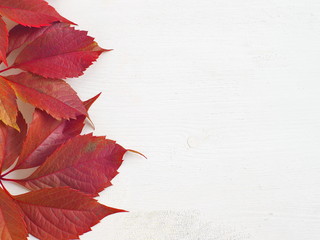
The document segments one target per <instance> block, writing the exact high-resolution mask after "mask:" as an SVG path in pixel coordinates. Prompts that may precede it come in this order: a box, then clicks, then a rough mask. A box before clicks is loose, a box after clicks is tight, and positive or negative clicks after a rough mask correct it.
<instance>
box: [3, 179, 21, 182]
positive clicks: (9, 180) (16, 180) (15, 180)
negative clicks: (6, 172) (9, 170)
mask: <svg viewBox="0 0 320 240" xmlns="http://www.w3.org/2000/svg"><path fill="white" fill-rule="evenodd" d="M1 179H2V180H3V181H8V182H19V181H21V180H20V179H10V178H1Z"/></svg>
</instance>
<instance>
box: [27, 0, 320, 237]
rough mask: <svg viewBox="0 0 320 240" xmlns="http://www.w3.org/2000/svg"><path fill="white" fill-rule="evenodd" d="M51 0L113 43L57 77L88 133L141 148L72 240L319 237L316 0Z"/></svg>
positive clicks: (319, 29) (319, 6)
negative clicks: (85, 119)
mask: <svg viewBox="0 0 320 240" xmlns="http://www.w3.org/2000/svg"><path fill="white" fill-rule="evenodd" d="M49 2H50V3H51V4H52V5H53V6H55V7H56V8H57V9H58V11H60V13H61V14H62V15H63V16H65V17H67V18H69V19H71V20H72V21H75V22H76V23H78V25H79V26H78V28H79V29H84V30H88V31H89V34H90V35H92V36H95V37H96V40H97V41H98V42H99V43H100V45H101V46H103V47H105V48H112V49H114V51H112V52H109V53H107V54H104V55H103V56H102V57H101V58H100V59H99V61H98V62H97V63H96V64H95V65H94V66H93V67H91V68H90V69H89V70H88V71H87V72H86V74H85V75H84V76H83V77H81V78H79V79H74V80H70V81H69V82H70V83H71V84H72V86H74V88H75V89H76V90H77V91H78V92H79V95H80V96H81V98H82V99H87V98H89V97H91V96H93V95H95V94H97V93H98V92H100V91H102V92H103V95H102V96H101V98H100V99H99V100H98V101H97V102H96V104H95V105H94V106H93V108H92V110H91V117H92V119H93V121H94V123H95V125H96V131H95V134H96V135H107V136H108V137H110V138H112V139H115V140H117V141H118V142H119V143H120V144H122V145H123V146H125V147H127V148H131V149H136V150H138V151H141V152H142V153H144V154H145V155H147V156H148V160H145V159H143V158H141V157H139V156H135V155H134V154H128V155H127V156H126V161H125V163H124V165H123V166H122V167H121V169H120V174H119V175H118V177H117V178H116V179H115V180H114V181H113V183H114V186H113V187H111V188H109V189H108V190H106V191H104V192H103V193H102V195H101V197H100V198H99V200H100V202H102V203H104V204H107V205H109V206H113V207H117V208H123V209H126V210H129V211H130V212H129V213H123V214H117V215H114V216H111V217H108V218H105V219H104V220H103V221H102V222H101V223H100V224H99V225H97V226H95V227H94V228H93V231H92V232H90V233H87V234H85V235H83V236H82V239H83V240H318V239H320V176H319V175H320V174H319V173H320V95H319V92H320V2H319V1H318V0H241V1H240V0H133V1H132V0H131V1H128V0H90V1H88V0H68V1H57V0H49ZM89 130H90V129H88V130H87V131H89ZM30 239H34V238H30Z"/></svg>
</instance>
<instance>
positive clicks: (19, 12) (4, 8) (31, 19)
mask: <svg viewBox="0 0 320 240" xmlns="http://www.w3.org/2000/svg"><path fill="white" fill-rule="evenodd" d="M0 14H1V15H3V16H6V17H7V18H9V19H11V20H12V21H14V22H17V23H19V24H21V25H25V26H32V27H40V26H47V25H50V23H53V22H56V21H60V22H66V23H70V24H73V23H72V22H70V21H69V20H67V19H65V18H64V17H62V16H60V14H59V13H57V11H56V10H55V9H54V8H53V7H51V6H50V5H49V4H48V3H47V2H46V1H43V0H1V2H0Z"/></svg>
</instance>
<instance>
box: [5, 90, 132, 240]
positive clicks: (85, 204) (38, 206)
mask: <svg viewBox="0 0 320 240" xmlns="http://www.w3.org/2000/svg"><path fill="white" fill-rule="evenodd" d="M98 96H99V95H97V96H95V97H93V98H92V99H89V100H87V101H85V102H84V106H86V108H87V109H89V107H90V106H91V104H92V103H93V102H94V101H95V100H96V99H97V97H98ZM18 116H19V119H20V117H21V119H20V120H19V121H18V123H19V126H20V129H21V131H20V132H18V131H17V130H15V129H13V128H10V127H9V126H6V125H4V124H3V125H2V127H3V128H4V129H3V130H2V129H1V128H0V130H2V131H3V133H2V134H0V141H3V142H5V143H7V144H6V145H5V146H4V147H3V148H6V149H8V150H9V151H8V152H9V154H7V155H6V154H2V155H0V156H1V158H0V159H1V162H3V163H5V164H4V165H5V166H6V168H7V166H9V163H11V164H13V160H14V159H15V158H16V157H17V156H18V155H19V156H18V161H17V164H16V165H15V166H14V167H12V168H11V170H10V171H7V172H6V173H4V174H0V183H1V184H2V181H6V180H8V181H12V182H16V183H18V184H20V185H22V186H25V187H27V188H28V189H30V190H31V191H30V192H28V193H26V194H22V195H17V196H11V195H9V196H6V195H7V194H9V193H7V194H6V193H4V194H5V196H4V197H3V196H2V195H3V194H2V193H1V192H0V220H1V206H2V201H4V202H7V201H8V200H9V199H10V201H11V202H10V204H12V206H15V205H14V202H12V199H14V201H15V202H16V204H17V205H18V206H19V207H20V209H21V210H22V213H23V214H22V215H23V219H24V220H23V221H24V222H22V223H23V224H26V228H27V231H28V232H29V233H30V234H32V235H34V236H35V237H37V238H39V239H48V240H64V239H65V240H67V239H78V237H79V235H81V234H83V233H85V232H87V231H90V230H91V229H90V227H91V226H93V225H95V224H97V223H98V222H99V221H100V220H101V219H102V218H104V217H105V216H108V215H110V214H113V213H117V212H122V211H123V210H119V209H114V208H110V207H106V206H104V205H101V204H99V203H98V202H97V201H96V200H94V199H93V198H92V197H94V196H97V195H98V193H99V192H100V191H102V190H103V189H104V188H106V187H108V186H110V185H111V180H112V179H113V178H114V177H115V176H116V175H117V174H118V171H117V170H118V168H119V167H120V166H121V164H122V162H123V160H122V158H123V156H124V154H125V153H126V152H127V150H126V149H124V148H123V147H121V146H120V145H118V144H117V143H116V142H114V141H112V140H109V139H106V138H105V137H95V136H93V135H92V134H87V135H79V134H80V132H81V130H82V128H83V121H84V120H85V118H86V115H81V116H79V117H78V118H77V119H73V120H65V119H64V120H56V119H54V118H52V117H51V116H50V115H48V114H47V113H45V112H44V111H41V110H40V109H36V111H35V113H34V117H33V120H32V122H31V123H30V127H29V130H28V132H27V136H26V137H25V135H26V127H25V126H26V124H25V122H24V120H23V118H22V116H21V114H20V113H18ZM40 129H42V131H43V132H41V131H40ZM13 131H14V132H13ZM0 133H1V131H0ZM24 139H25V140H24ZM15 140H16V141H15ZM21 142H23V143H22V147H21ZM13 143H17V144H18V145H19V146H14V145H13ZM21 148H22V151H21ZM2 150H3V149H1V148H0V154H1V153H3V152H4V151H2ZM14 151H16V152H14ZM20 152H21V154H19V153H20ZM1 162H0V163H1ZM39 165H40V166H39ZM34 166H39V168H37V169H36V170H35V171H34V173H33V174H31V176H29V177H27V178H24V179H7V178H6V176H7V175H8V174H9V173H11V172H13V171H15V170H17V169H23V168H27V167H34ZM2 186H3V185H2ZM0 190H1V188H0ZM1 191H3V190H1ZM4 191H6V190H4ZM11 198H12V199H11ZM6 204H9V203H6ZM8 209H9V210H8V211H10V212H9V213H8V214H9V215H10V214H17V213H15V212H14V211H18V210H14V209H13V207H8ZM11 211H12V213H11ZM20 221H21V219H20ZM1 223H2V225H4V224H11V223H12V222H10V221H9V220H4V221H2V222H1V221H0V230H1V226H2V225H1ZM15 226H16V227H17V226H18V222H17V224H16V225H15ZM18 227H19V228H22V230H20V232H21V233H19V234H20V235H19V237H20V238H16V239H25V237H24V238H23V236H22V233H24V232H25V231H24V230H23V229H24V225H23V226H18ZM13 229H14V228H13ZM15 234H16V233H15ZM12 239H15V238H14V237H12ZM12 239H10V238H8V240H12Z"/></svg>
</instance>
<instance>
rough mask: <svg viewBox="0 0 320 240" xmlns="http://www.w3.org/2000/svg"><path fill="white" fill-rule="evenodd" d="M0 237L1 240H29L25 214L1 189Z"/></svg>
mask: <svg viewBox="0 0 320 240" xmlns="http://www.w3.org/2000/svg"><path fill="white" fill-rule="evenodd" d="M0 235H1V240H27V235H28V232H27V229H26V224H25V222H24V221H23V213H22V211H21V209H20V208H19V206H17V204H16V203H15V202H14V201H13V200H12V198H11V197H10V196H9V195H8V194H6V193H5V191H4V190H2V188H0Z"/></svg>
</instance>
